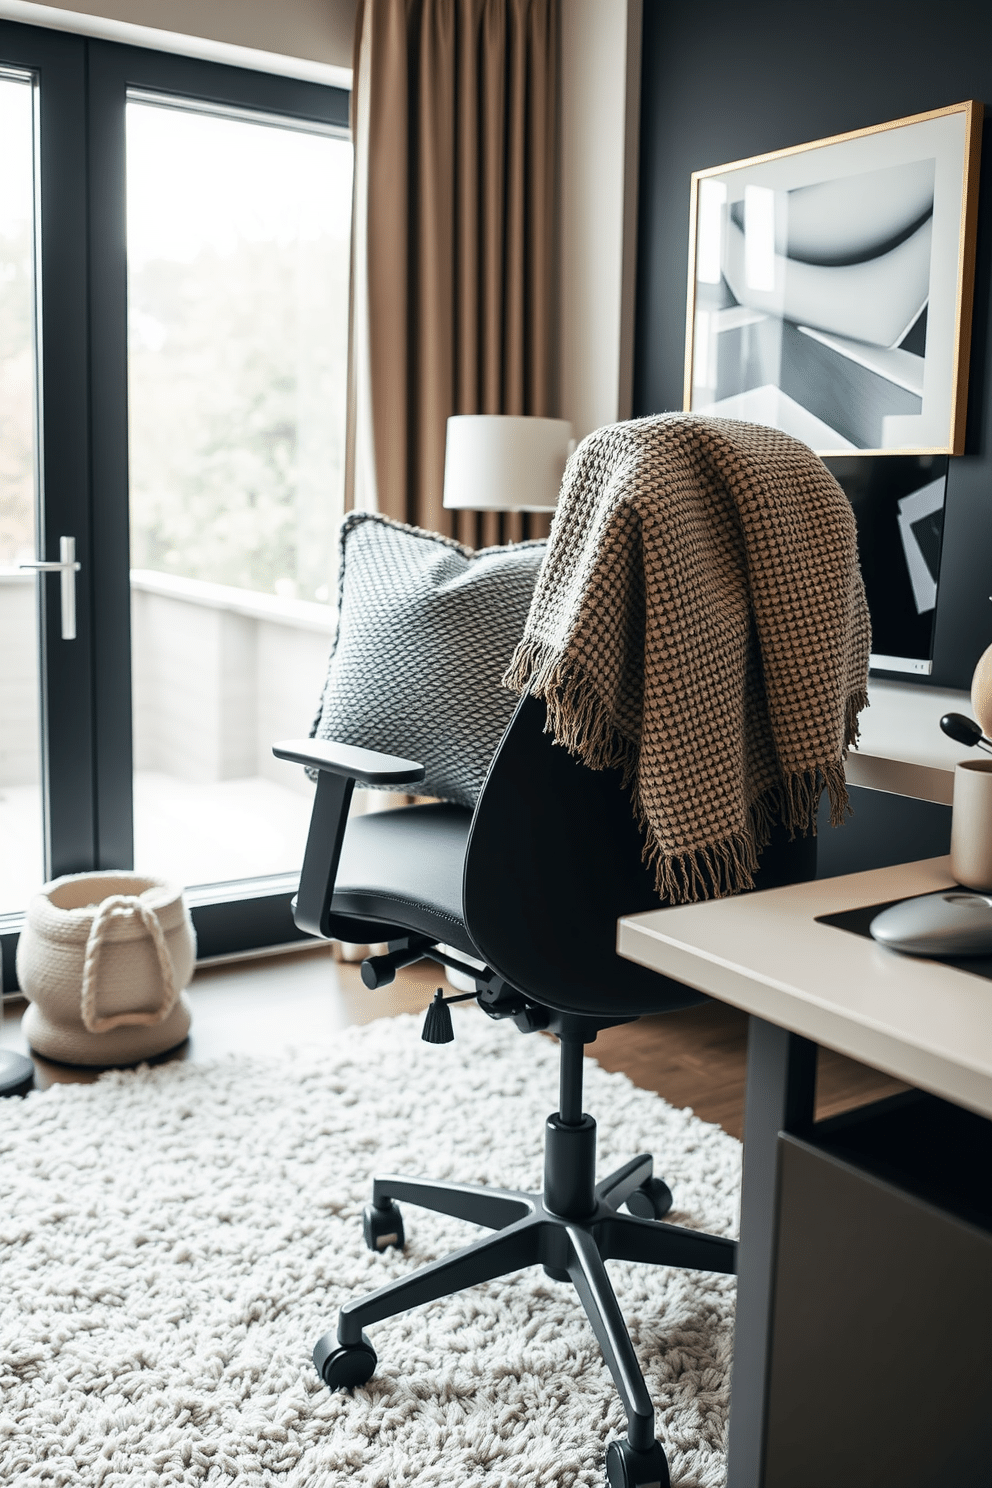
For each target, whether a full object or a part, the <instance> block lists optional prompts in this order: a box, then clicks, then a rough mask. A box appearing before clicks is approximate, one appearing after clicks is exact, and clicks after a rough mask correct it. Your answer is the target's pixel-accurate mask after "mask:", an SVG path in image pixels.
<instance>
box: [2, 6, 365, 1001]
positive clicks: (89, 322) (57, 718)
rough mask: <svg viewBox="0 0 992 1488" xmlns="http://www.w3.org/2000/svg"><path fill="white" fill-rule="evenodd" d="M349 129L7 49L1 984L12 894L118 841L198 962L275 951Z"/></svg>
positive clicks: (242, 83) (298, 840) (250, 85)
mask: <svg viewBox="0 0 992 1488" xmlns="http://www.w3.org/2000/svg"><path fill="white" fill-rule="evenodd" d="M347 111H348V96H347V94H346V93H344V92H342V91H341V90H338V89H332V88H326V87H321V86H319V85H317V84H312V83H303V82H298V81H296V80H294V79H289V78H282V77H271V76H268V75H266V74H262V73H255V72H245V71H241V70H239V69H234V68H229V67H222V66H218V65H215V64H210V63H205V62H203V63H201V62H198V61H195V60H191V59H187V58H179V57H171V56H169V55H167V54H165V53H160V52H144V51H140V50H137V49H133V48H127V47H120V46H115V45H112V44H111V43H107V42H99V41H92V40H88V39H87V38H84V37H79V36H74V35H69V34H63V33H60V32H57V31H54V30H49V29H47V28H46V29H41V28H33V27H29V26H22V25H17V24H14V23H10V22H6V21H0V139H2V142H3V144H2V149H0V949H2V951H3V960H4V975H5V985H7V986H9V985H10V984H11V983H10V980H9V977H8V973H9V971H10V969H11V968H12V952H13V945H14V940H15V939H16V933H17V930H18V928H19V924H20V920H21V915H22V911H23V907H24V904H25V902H26V899H27V897H28V896H29V895H30V893H31V892H33V891H34V889H36V888H37V887H38V886H39V884H40V882H42V881H43V880H44V879H45V878H47V877H52V876H56V875H58V874H61V873H65V872H72V871H83V870H87V869H94V868H112V867H128V866H130V865H131V864H132V863H133V862H134V861H135V857H134V843H135V835H136V836H137V847H138V862H139V863H140V864H141V866H143V867H146V868H148V869H149V870H153V871H159V872H162V873H165V874H168V875H170V876H172V877H175V878H178V879H180V880H181V881H183V882H184V883H187V884H190V883H194V884H199V885H201V888H200V889H199V890H197V891H196V894H194V895H193V896H192V897H193V898H194V901H195V902H194V919H197V917H198V916H199V921H198V928H199V929H200V931H201V946H202V948H203V949H204V950H205V951H207V952H208V953H209V952H217V951H221V950H235V949H239V948H245V949H248V948H251V947H252V946H259V945H264V944H272V943H276V942H277V941H279V940H280V939H281V940H285V939H288V938H291V937H292V936H293V935H294V934H295V932H294V930H293V927H292V921H291V917H290V912H289V901H290V898H291V896H292V893H293V891H294V887H295V878H296V876H297V874H298V867H299V857H300V852H301V844H302V834H303V830H304V825H303V823H304V818H305V816H306V815H307V808H308V800H307V796H308V791H309V787H308V786H307V784H306V782H305V781H304V780H303V779H302V778H300V776H301V772H295V771H289V774H290V776H291V778H280V777H279V775H278V774H277V773H276V772H277V771H279V770H281V769H287V770H288V767H280V766H275V764H274V762H272V761H271V760H270V759H269V756H268V746H269V743H270V742H271V739H272V738H273V737H275V736H276V735H278V734H285V733H296V732H305V731H306V729H307V727H308V725H309V722H310V719H311V717H312V712H313V709H314V707H315V705H316V701H317V694H318V692H319V688H320V685H321V681H322V674H323V668H324V663H325V660H326V652H327V647H328V643H329V638H330V624H331V622H330V615H331V607H330V604H329V599H330V595H329V592H328V588H329V585H330V583H331V578H332V570H333V554H332V552H331V547H332V541H333V539H332V534H333V529H334V526H335V521H336V517H337V514H338V512H339V511H340V505H341V497H340V488H341V465H342V452H343V409H344V386H343V379H344V358H345V347H346V297H347V294H346V292H347V237H348V222H349V217H350V171H351V156H350V145H349V144H348V142H347ZM129 276H130V278H129ZM129 413H130V424H131V429H130V431H129ZM63 559H64V560H66V563H68V565H69V566H68V568H66V567H65V566H64V565H63V566H62V567H60V564H62V560H63ZM22 565H30V566H29V567H23V566H22ZM77 566H78V571H77ZM132 570H133V571H134V582H133V585H132V577H131V575H132ZM70 579H71V580H72V582H70ZM73 583H74V588H75V623H74V624H73V623H71V622H72V616H71V609H72V606H71V604H69V601H70V600H71V598H72V592H71V591H72V588H73ZM132 601H133V621H132ZM67 606H68V608H67ZM180 614H182V615H183V616H184V617H185V619H184V620H183V622H182V623H179V621H178V620H177V616H179V615H180ZM67 617H68V618H67ZM211 627H212V639H209V640H208V639H207V637H208V633H211ZM132 639H133V640H134V655H133V667H132ZM287 639H288V640H290V644H288V645H287V644H283V643H284V642H285V641H287ZM211 648H212V649H211ZM132 677H133V685H132ZM263 679H264V683H265V685H264V686H263ZM132 704H133V705H134V706H133V708H132ZM184 730H185V733H184ZM132 765H133V766H134V770H132ZM133 799H136V800H137V811H136V813H135V812H134V811H133ZM211 813H212V814H211ZM135 827H136V832H135ZM207 880H209V881H210V882H209V885H208V886H207V887H203V885H204V883H205V881H207ZM219 880H223V882H218V881H219Z"/></svg>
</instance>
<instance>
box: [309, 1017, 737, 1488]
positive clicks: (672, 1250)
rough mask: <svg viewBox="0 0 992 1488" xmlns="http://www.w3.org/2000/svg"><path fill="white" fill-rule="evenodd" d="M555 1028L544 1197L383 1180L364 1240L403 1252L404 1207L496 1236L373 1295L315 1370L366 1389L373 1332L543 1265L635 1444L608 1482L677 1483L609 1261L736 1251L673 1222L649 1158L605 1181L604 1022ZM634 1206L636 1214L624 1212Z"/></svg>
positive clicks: (627, 1487)
mask: <svg viewBox="0 0 992 1488" xmlns="http://www.w3.org/2000/svg"><path fill="white" fill-rule="evenodd" d="M551 1021H552V1026H553V1031H554V1032H556V1033H557V1034H558V1036H559V1038H560V1040H561V1099H560V1106H559V1110H558V1111H555V1112H554V1113H553V1114H552V1115H551V1116H549V1117H548V1121H547V1127H546V1131H545V1149H544V1183H543V1187H542V1189H541V1192H540V1193H524V1192H521V1191H519V1190H516V1189H498V1188H486V1187H482V1186H480V1185H477V1184H471V1183H439V1182H435V1181H432V1180H429V1179H422V1178H403V1177H400V1176H398V1175H393V1174H384V1175H382V1176H379V1177H377V1178H375V1179H374V1181H373V1184H372V1202H371V1204H370V1205H369V1206H368V1207H367V1209H366V1210H365V1216H364V1229H365V1241H366V1244H367V1245H368V1246H369V1248H370V1249H371V1250H382V1249H385V1248H386V1247H387V1246H397V1247H399V1248H402V1246H403V1243H404V1231H403V1218H402V1215H401V1213H400V1210H399V1207H398V1204H397V1200H400V1201H404V1202H409V1203H414V1204H418V1205H420V1206H421V1207H422V1208H424V1209H433V1210H436V1211H438V1212H439V1213H441V1214H449V1215H452V1216H454V1217H455V1218H456V1219H464V1220H467V1221H468V1222H469V1223H471V1224H476V1225H484V1226H486V1227H487V1228H488V1229H491V1230H493V1231H494V1233H493V1234H492V1235H488V1236H485V1237H484V1238H483V1239H481V1240H477V1241H476V1242H475V1243H474V1244H472V1245H468V1246H466V1247H465V1249H464V1250H458V1251H455V1252H454V1254H452V1255H449V1256H445V1257H444V1258H443V1259H442V1260H439V1261H435V1262H434V1263H433V1264H432V1265H429V1266H424V1267H422V1268H421V1269H420V1270H418V1271H415V1272H414V1273H413V1274H412V1275H410V1276H404V1277H402V1278H401V1279H400V1280H398V1281H394V1282H391V1283H390V1284H389V1285H388V1286H384V1287H382V1288H380V1290H379V1291H377V1292H373V1293H371V1295H370V1296H367V1297H362V1298H359V1299H357V1300H355V1301H352V1302H347V1303H345V1305H344V1306H343V1307H342V1308H341V1312H340V1315H339V1318H338V1327H337V1333H336V1334H333V1333H328V1334H326V1335H325V1336H324V1337H323V1338H322V1339H321V1340H320V1342H319V1343H318V1344H317V1346H316V1348H315V1349H314V1355H313V1358H314V1364H315V1365H316V1367H317V1371H318V1373H319V1374H320V1376H321V1378H322V1379H323V1381H324V1383H325V1384H326V1385H328V1386H329V1387H330V1389H332V1390H338V1389H346V1388H351V1387H354V1386H356V1385H363V1384H365V1383H366V1381H367V1380H368V1379H370V1378H371V1376H372V1374H373V1373H374V1371H375V1367H376V1354H375V1350H374V1349H373V1347H372V1345H371V1343H370V1342H369V1339H368V1337H367V1336H366V1334H365V1332H364V1329H365V1328H366V1327H368V1326H369V1325H371V1324H372V1323H378V1322H382V1321H383V1319H384V1318H389V1317H395V1315H396V1314H397V1313H400V1312H406V1311H407V1310H408V1309H409V1308H411V1307H419V1306H421V1305H422V1304H424V1303H426V1302H434V1301H436V1300H437V1299H438V1298H441V1297H447V1296H450V1295H451V1294H452V1293H454V1292H459V1291H462V1290H463V1289H464V1288H465V1287H470V1286H477V1285H479V1284H480V1283H482V1282H486V1281H492V1280H494V1279H495V1278H496V1277H498V1276H505V1275H506V1274H507V1273H508V1272H510V1271H518V1270H521V1269H522V1268H523V1267H525V1266H534V1265H541V1266H543V1267H544V1270H545V1271H546V1272H547V1274H548V1275H549V1276H550V1277H552V1278H553V1279H554V1280H555V1281H563V1282H571V1283H572V1285H573V1286H574V1287H575V1290H576V1291H577V1293H578V1295H579V1299H580V1301H581V1302H582V1305H583V1307H584V1309H585V1312H586V1316H587V1317H588V1319H589V1322H590V1324H591V1325H592V1330H593V1332H594V1333H595V1335H596V1338H597V1340H598V1341H599V1345H600V1348H601V1349H602V1351H603V1357H604V1359H605V1360H606V1363H607V1365H608V1367H609V1370H610V1373H611V1374H612V1376H613V1381H614V1384H615V1385H616V1388H617V1392H618V1394H619V1396H620V1399H621V1401H622V1402H623V1406H624V1410H625V1411H626V1414H627V1438H626V1440H625V1441H618V1442H612V1443H611V1444H610V1446H609V1448H608V1452H607V1476H608V1481H609V1483H610V1484H611V1485H612V1488H633V1485H635V1484H636V1485H638V1488H647V1485H652V1484H658V1485H667V1484H668V1483H669V1476H668V1467H667V1463H666V1459H665V1455H664V1452H663V1451H662V1448H661V1445H660V1443H659V1442H658V1441H657V1440H656V1438H655V1425H654V1407H653V1406H652V1404H651V1399H650V1396H649V1395H648V1391H647V1387H646V1385H645V1383H644V1377H643V1375H642V1373H641V1369H640V1365H639V1364H638V1362H637V1357H636V1355H635V1353H634V1348H633V1345H632V1344H631V1341H630V1336H629V1334H628V1332H627V1328H626V1324H625V1323H624V1320H623V1316H622V1314H621V1311H620V1307H619V1304H618V1302H617V1299H616V1296H615V1294H614V1291H613V1287H612V1284H611V1282H610V1279H609V1277H608V1275H607V1272H606V1266H605V1264H604V1262H606V1261H609V1260H621V1261H646V1262H648V1263H649V1264H650V1265H655V1266H680V1267H685V1268H687V1269H690V1270H696V1271H720V1272H725V1273H731V1274H732V1273H733V1272H734V1270H735V1266H736V1256H737V1246H736V1242H735V1241H733V1240H728V1239H726V1238H725V1237H724V1236H722V1235H707V1234H704V1233H703V1232H701V1231H697V1230H690V1229H686V1228H683V1227H682V1226H679V1225H670V1224H666V1223H665V1222H664V1216H665V1215H666V1214H667V1213H668V1211H669V1209H670V1208H671V1206H672V1194H671V1191H670V1190H669V1188H668V1185H667V1184H666V1183H665V1182H664V1181H663V1180H662V1179H660V1178H656V1177H655V1176H654V1160H653V1158H652V1157H651V1156H649V1155H647V1154H641V1155H640V1156H638V1157H634V1158H632V1159H631V1160H630V1161H629V1162H627V1163H625V1164H624V1166H623V1167H622V1168H618V1169H617V1170H616V1172H614V1173H611V1174H610V1175H609V1176H608V1177H607V1178H603V1179H601V1181H600V1182H599V1183H597V1182H596V1181H595V1167H596V1123H595V1121H594V1120H593V1118H592V1117H591V1116H588V1115H585V1114H583V1112H582V1049H583V1044H584V1043H586V1042H589V1041H590V1040H591V1039H592V1038H594V1037H595V1035H596V1033H597V1032H598V1031H599V1029H600V1028H601V1027H602V1026H603V1025H602V1024H599V1025H593V1026H589V1025H588V1024H587V1023H586V1021H585V1020H582V1019H579V1018H567V1017H561V1018H558V1019H552V1020H551ZM623 1205H626V1207H627V1209H628V1210H630V1211H631V1212H630V1213H627V1214H623V1213H621V1212H620V1211H621V1206H623Z"/></svg>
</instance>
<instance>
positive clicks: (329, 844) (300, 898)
mask: <svg viewBox="0 0 992 1488" xmlns="http://www.w3.org/2000/svg"><path fill="white" fill-rule="evenodd" d="M272 753H273V754H274V755H275V757H276V759H284V760H291V761H293V762H294V763H295V764H298V765H309V766H311V768H312V769H314V770H316V771H318V774H317V794H316V795H315V796H314V802H313V815H312V816H311V818H310V832H309V835H308V837H307V846H306V851H305V853H304V854H303V870H302V872H301V873H300V888H299V893H298V894H297V896H296V901H295V904H294V908H293V918H294V919H295V921H296V923H297V925H298V926H299V928H300V929H301V930H305V931H306V932H307V934H308V935H317V936H320V937H322V938H324V939H326V938H327V937H328V936H329V935H330V933H331V929H330V914H331V896H332V895H333V893H334V880H335V878H336V876H337V871H338V859H339V858H340V856H341V844H342V842H343V841H344V833H345V827H346V826H347V822H348V807H349V805H350V804H351V793H352V791H353V790H354V788H355V786H356V785H396V786H404V785H415V784H417V783H418V782H419V781H421V780H423V778H424V775H425V774H426V771H425V769H424V767H423V765H420V764H418V763H417V762H416V760H405V759H400V758H399V757H398V756H397V755H395V754H379V753H377V752H376V751H375V750H374V749H355V748H353V747H352V745H350V744H336V743H334V741H333V740H324V739H284V740H282V741H281V742H280V743H278V744H273V746H272Z"/></svg>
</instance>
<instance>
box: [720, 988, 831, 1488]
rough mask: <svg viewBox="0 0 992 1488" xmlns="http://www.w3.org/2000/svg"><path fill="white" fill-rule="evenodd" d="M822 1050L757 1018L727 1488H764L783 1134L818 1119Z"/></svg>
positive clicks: (747, 1110)
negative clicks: (816, 1105)
mask: <svg viewBox="0 0 992 1488" xmlns="http://www.w3.org/2000/svg"><path fill="white" fill-rule="evenodd" d="M815 1090H816V1045H815V1044H813V1043H810V1041H809V1040H808V1039H804V1038H800V1037H799V1036H798V1035H797V1034H794V1033H788V1032H786V1030H785V1029H784V1028H778V1027H776V1025H775V1024H774V1023H766V1022H764V1020H763V1019H761V1018H754V1017H752V1018H751V1021H750V1029H749V1033H748V1047H747V1095H746V1099H745V1105H744V1186H743V1192H742V1196H741V1240H740V1249H739V1252H738V1279H737V1321H736V1325H735V1329H734V1366H733V1374H732V1376H731V1391H730V1431H729V1440H728V1464H727V1488H761V1481H762V1465H763V1457H764V1444H765V1411H766V1396H767V1384H768V1362H769V1361H768V1350H769V1342H770V1331H771V1311H772V1300H773V1299H772V1284H773V1275H774V1266H775V1213H776V1198H777V1183H778V1171H777V1170H778V1161H777V1153H778V1134H779V1132H781V1131H802V1130H803V1129H804V1128H806V1127H808V1126H809V1124H810V1123H811V1122H812V1120H813V1100H814V1096H815Z"/></svg>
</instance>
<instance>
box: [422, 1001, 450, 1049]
mask: <svg viewBox="0 0 992 1488" xmlns="http://www.w3.org/2000/svg"><path fill="white" fill-rule="evenodd" d="M454 1036H455V1030H454V1029H453V1028H452V1026H451V1014H450V1013H449V1012H448V1004H447V1003H446V1002H445V1000H444V997H443V996H442V994H441V988H440V987H438V989H437V991H436V992H435V993H434V1001H433V1002H432V1003H431V1005H430V1007H429V1008H428V1009H427V1016H426V1018H425V1019H424V1027H423V1031H422V1033H421V1035H420V1037H421V1038H422V1039H423V1041H424V1043H425V1044H450V1043H451V1041H452V1040H453V1039H454Z"/></svg>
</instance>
